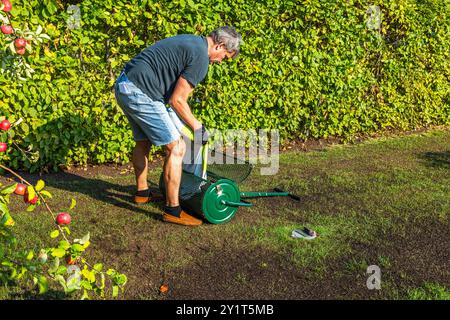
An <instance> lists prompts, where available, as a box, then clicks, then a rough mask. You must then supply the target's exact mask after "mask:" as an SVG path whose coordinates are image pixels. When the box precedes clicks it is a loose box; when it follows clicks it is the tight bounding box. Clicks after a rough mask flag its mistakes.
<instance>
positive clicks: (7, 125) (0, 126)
mask: <svg viewBox="0 0 450 320" xmlns="http://www.w3.org/2000/svg"><path fill="white" fill-rule="evenodd" d="M9 128H11V122H9V121H8V120H3V121H2V122H0V129H2V130H4V131H8V130H9Z"/></svg>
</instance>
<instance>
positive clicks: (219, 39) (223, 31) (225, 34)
mask: <svg viewBox="0 0 450 320" xmlns="http://www.w3.org/2000/svg"><path fill="white" fill-rule="evenodd" d="M209 36H210V37H211V38H212V39H213V41H214V43H215V44H219V43H223V45H224V46H225V48H226V49H227V51H228V52H230V53H231V52H234V53H235V54H234V55H233V59H234V58H236V57H237V56H238V55H239V51H240V45H241V44H242V36H241V35H240V34H239V33H238V32H237V31H236V30H235V29H234V28H233V27H229V26H224V27H219V28H217V29H216V30H214V31H213V32H211V33H210V34H209Z"/></svg>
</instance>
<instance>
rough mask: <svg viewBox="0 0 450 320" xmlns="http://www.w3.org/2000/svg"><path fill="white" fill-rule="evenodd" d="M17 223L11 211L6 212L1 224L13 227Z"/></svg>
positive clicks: (0, 221)
mask: <svg viewBox="0 0 450 320" xmlns="http://www.w3.org/2000/svg"><path fill="white" fill-rule="evenodd" d="M15 224H16V222H15V221H14V220H13V218H12V217H11V215H10V214H9V212H6V213H5V214H4V215H3V217H2V219H1V220H0V225H2V226H6V227H12V226H14V225H15Z"/></svg>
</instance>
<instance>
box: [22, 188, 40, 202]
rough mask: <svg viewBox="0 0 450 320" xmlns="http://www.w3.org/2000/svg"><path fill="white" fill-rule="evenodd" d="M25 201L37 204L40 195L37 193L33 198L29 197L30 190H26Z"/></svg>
mask: <svg viewBox="0 0 450 320" xmlns="http://www.w3.org/2000/svg"><path fill="white" fill-rule="evenodd" d="M23 201H25V203H29V204H36V202H37V201H38V196H37V195H35V196H34V198H33V199H30V198H29V197H28V191H27V190H25V194H24V195H23Z"/></svg>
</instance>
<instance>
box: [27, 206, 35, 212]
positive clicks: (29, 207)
mask: <svg viewBox="0 0 450 320" xmlns="http://www.w3.org/2000/svg"><path fill="white" fill-rule="evenodd" d="M35 208H36V205H35V204H30V205H29V206H28V207H27V212H31V211H33V210H34V209H35Z"/></svg>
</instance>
